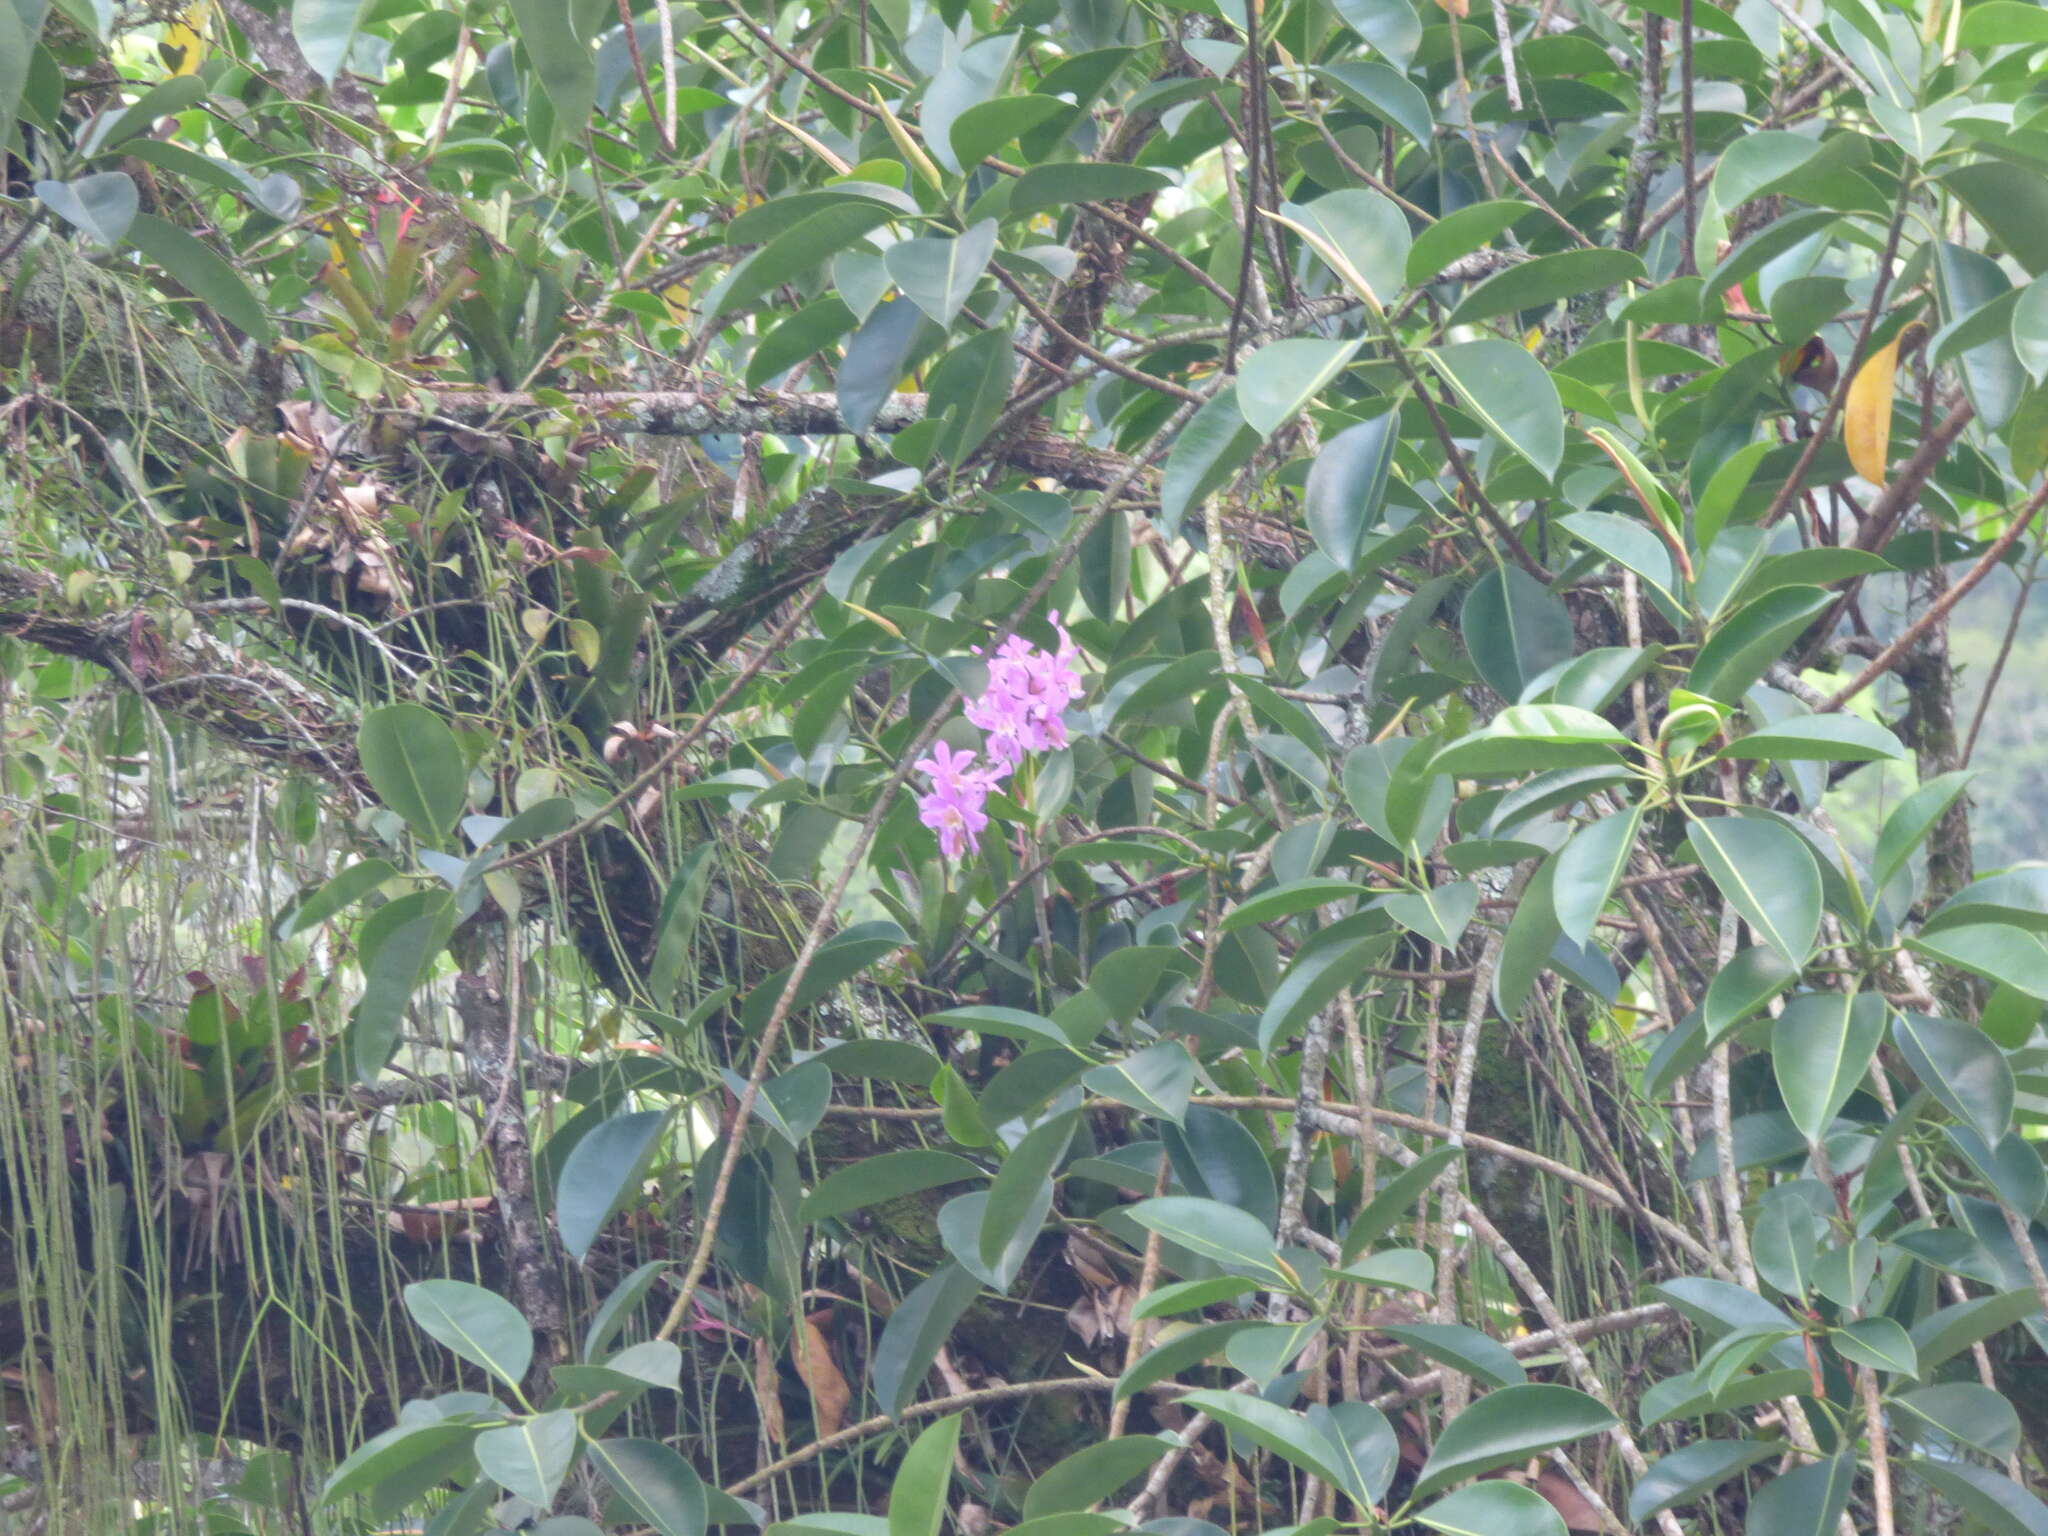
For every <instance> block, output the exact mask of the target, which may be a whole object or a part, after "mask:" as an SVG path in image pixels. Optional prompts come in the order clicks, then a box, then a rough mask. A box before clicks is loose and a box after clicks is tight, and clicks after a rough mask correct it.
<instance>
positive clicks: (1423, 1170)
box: [1338, 1147, 1465, 1264]
mask: <svg viewBox="0 0 2048 1536" xmlns="http://www.w3.org/2000/svg"><path fill="white" fill-rule="evenodd" d="M1464 1155H1465V1153H1464V1149H1463V1148H1460V1147H1435V1148H1432V1149H1431V1150H1430V1151H1428V1152H1425V1153H1423V1155H1422V1156H1420V1157H1418V1158H1417V1159H1416V1160H1415V1161H1414V1162H1413V1163H1411V1164H1410V1165H1409V1166H1408V1167H1406V1168H1403V1169H1402V1170H1401V1171H1400V1172H1399V1173H1397V1174H1395V1175H1394V1176H1393V1177H1392V1178H1391V1179H1389V1180H1387V1182H1386V1183H1385V1184H1383V1185H1381V1186H1380V1188H1379V1191H1378V1193H1376V1194H1375V1195H1374V1196H1373V1197H1372V1199H1370V1200H1368V1201H1367V1202H1366V1204H1365V1209H1363V1210H1361V1211H1360V1212H1359V1213H1358V1214H1357V1215H1356V1216H1354V1217H1353V1218H1352V1219H1351V1225H1350V1226H1349V1227H1348V1228H1346V1229H1345V1232H1344V1242H1343V1244H1342V1246H1341V1247H1340V1248H1339V1249H1338V1258H1339V1259H1340V1261H1341V1262H1343V1263H1346V1264H1349V1263H1350V1262H1351V1261H1352V1260H1353V1259H1355V1258H1357V1257H1358V1256H1359V1255H1360V1254H1361V1253H1363V1252H1365V1250H1366V1249H1368V1248H1370V1247H1371V1246H1372V1245H1373V1244H1374V1243H1376V1242H1378V1241H1379V1239H1380V1238H1382V1237H1384V1236H1385V1235H1386V1234H1387V1233H1388V1232H1391V1231H1392V1230H1393V1228H1394V1223H1395V1222H1397V1221H1399V1220H1400V1219H1401V1218H1402V1217H1403V1216H1405V1215H1407V1214H1408V1212H1409V1211H1410V1210H1411V1209H1412V1208H1413V1207H1414V1205H1415V1202H1416V1201H1418V1200H1420V1199H1421V1198H1422V1196H1423V1192H1424V1191H1425V1190H1427V1189H1428V1188H1429V1187H1430V1186H1431V1185H1432V1184H1434V1183H1435V1182H1436V1180H1437V1176H1438V1175H1439V1174H1441V1173H1442V1172H1443V1171H1444V1170H1445V1169H1446V1168H1448V1167H1450V1166H1451V1164H1453V1163H1455V1162H1457V1161H1458V1160H1459V1159H1460V1158H1462V1157H1463V1156H1464Z"/></svg>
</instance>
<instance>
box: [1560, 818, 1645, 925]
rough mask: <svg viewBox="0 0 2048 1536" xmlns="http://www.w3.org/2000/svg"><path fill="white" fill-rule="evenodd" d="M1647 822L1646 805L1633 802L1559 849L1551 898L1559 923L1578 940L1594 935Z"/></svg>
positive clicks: (1584, 829) (1582, 829)
mask: <svg viewBox="0 0 2048 1536" xmlns="http://www.w3.org/2000/svg"><path fill="white" fill-rule="evenodd" d="M1641 825H1642V808H1641V807H1640V806H1630V807H1629V809H1628V810H1627V811H1626V812H1625V813H1623V814H1622V815H1619V816H1606V817H1602V818H1601V819H1600V820H1598V821H1590V822H1588V823H1586V825H1584V826H1583V827H1580V828H1579V829H1578V831H1576V832H1574V833H1573V834H1572V840H1571V841H1570V842H1568V843H1566V844H1565V845H1564V847H1563V848H1562V849H1560V850H1559V851H1558V855H1557V869H1556V872H1555V874H1554V875H1553V877H1552V885H1551V902H1552V904H1553V906H1554V907H1555V909H1556V912H1557V923H1558V926H1559V927H1560V928H1562V929H1563V930H1564V932H1565V935H1566V937H1568V938H1570V939H1571V940H1572V941H1573V942H1574V943H1578V944H1584V943H1586V942H1587V941H1588V940H1589V939H1591V938H1592V936H1593V925H1594V924H1595V923H1596V922H1597V921H1598V920H1599V917H1600V913H1601V911H1602V910H1603V909H1604V908H1605V907H1606V905H1607V898H1608V897H1610V896H1612V895H1613V894H1614V887H1615V884H1616V882H1617V881H1619V880H1620V879H1621V876H1622V873H1623V872H1624V871H1625V870H1626V869H1627V868H1628V860H1629V855H1630V854H1631V853H1632V852H1633V851H1634V849H1635V841H1636V831H1637V829H1638V828H1639V827H1640V826H1641Z"/></svg>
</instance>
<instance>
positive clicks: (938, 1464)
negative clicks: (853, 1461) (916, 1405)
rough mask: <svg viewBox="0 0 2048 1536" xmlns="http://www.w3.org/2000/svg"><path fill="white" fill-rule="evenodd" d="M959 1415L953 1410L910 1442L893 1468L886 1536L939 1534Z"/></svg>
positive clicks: (944, 1516)
mask: <svg viewBox="0 0 2048 1536" xmlns="http://www.w3.org/2000/svg"><path fill="white" fill-rule="evenodd" d="M960 1419H961V1416H960V1415H959V1414H957V1413H955V1414H949V1415H948V1416H947V1417H945V1418H943V1419H940V1420H938V1421H937V1422H936V1423H933V1424H930V1425H927V1426H926V1427H925V1428H924V1430H922V1431H921V1432H920V1433H919V1434H918V1437H917V1438H916V1439H915V1440H913V1441H911V1442H910V1449H909V1450H908V1451H906V1452H904V1454H903V1460H902V1462H901V1464H900V1465H898V1467H897V1468H896V1480H895V1481H894V1482H892V1483H891V1484H890V1485H889V1536H939V1532H940V1531H941V1530H943V1529H944V1528H945V1524H946V1509H947V1503H948V1501H947V1498H946V1494H947V1491H948V1490H949V1489H950V1488H951V1486H952V1482H953V1454H954V1452H955V1451H957V1450H958V1449H959V1446H960Z"/></svg>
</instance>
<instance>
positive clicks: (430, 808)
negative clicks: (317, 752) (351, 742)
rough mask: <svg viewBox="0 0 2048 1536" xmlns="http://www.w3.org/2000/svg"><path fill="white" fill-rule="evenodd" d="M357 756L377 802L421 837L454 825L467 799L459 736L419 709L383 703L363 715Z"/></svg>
mask: <svg viewBox="0 0 2048 1536" xmlns="http://www.w3.org/2000/svg"><path fill="white" fill-rule="evenodd" d="M356 751H357V753H358V754H359V755H360V756H361V758H362V762H363V772H364V774H365V775H366V776H368V778H369V780H370V787H371V788H372V789H374V790H376V791H377V798H378V799H380V800H382V801H383V802H384V803H385V804H386V805H388V806H390V807H391V809H392V810H394V811H396V812H398V814H399V815H400V816H402V817H404V818H405V821H406V823H407V825H409V826H410V827H411V828H412V829H413V830H414V831H415V832H417V833H419V834H420V835H421V836H422V837H426V838H438V837H440V836H441V835H442V834H444V833H445V832H447V830H448V829H449V828H450V827H451V826H453V825H454V824H455V818H456V817H457V816H458V815H460V814H461V812H462V807H463V804H464V803H465V801H466V800H467V799H468V797H469V770H468V767H467V765H466V764H465V762H464V760H463V756H462V748H461V747H460V746H459V745H457V743H456V740H455V733H454V732H453V731H451V730H449V729H448V727H447V725H445V724H444V723H443V722H442V720H441V718H440V717H439V716H438V715H436V714H434V713H433V711H431V710H429V709H425V708H423V707H422V706H420V705H418V704H385V705H381V706H379V707H378V708H376V709H373V710H371V711H370V712H369V713H368V714H366V715H364V716H363V723H362V726H361V728H360V729H359V730H358V731H357V733H356Z"/></svg>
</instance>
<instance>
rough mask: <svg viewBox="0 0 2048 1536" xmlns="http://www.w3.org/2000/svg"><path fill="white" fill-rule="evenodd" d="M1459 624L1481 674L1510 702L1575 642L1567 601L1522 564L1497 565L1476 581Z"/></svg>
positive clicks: (1564, 658)
mask: <svg viewBox="0 0 2048 1536" xmlns="http://www.w3.org/2000/svg"><path fill="white" fill-rule="evenodd" d="M1458 627H1459V629H1460V630H1461V631H1462V632H1463V634H1464V636H1465V649H1466V651H1467V652H1468V653H1469V654H1470V655H1471V657H1472V664H1473V665H1474V666H1475V667H1477V668H1478V669H1479V675H1480V676H1481V677H1482V678H1484V679H1485V680H1486V684H1487V686H1488V687H1490V688H1491V689H1493V691H1494V692H1495V693H1497V694H1499V695H1500V696H1501V697H1502V698H1503V699H1505V700H1506V701H1507V702H1508V703H1510V704H1513V703H1515V702H1517V701H1518V700H1519V699H1520V698H1521V697H1522V691H1523V689H1525V688H1526V687H1527V686H1528V684H1529V682H1530V680H1531V679H1533V678H1535V677H1538V676H1540V675H1541V674H1543V673H1544V672H1547V671H1549V670H1550V669H1551V668H1552V667H1554V666H1556V665H1558V664H1559V663H1560V662H1564V661H1569V660H1570V659H1571V656H1572V651H1573V649H1574V646H1575V641H1574V638H1573V635H1572V617H1571V614H1570V613H1569V612H1567V611H1566V609H1565V606H1564V603H1563V602H1562V601H1561V600H1560V599H1559V598H1558V596H1557V594H1555V593H1554V592H1552V591H1551V590H1550V589H1549V588H1548V587H1546V586H1544V585H1543V583H1542V582H1540V581H1538V580H1537V579H1536V578H1535V577H1533V576H1531V575H1530V574H1529V573H1528V572H1527V571H1525V570H1522V569H1521V568H1520V567H1519V566H1512V565H1508V566H1499V567H1496V568H1495V569H1493V570H1491V571H1488V572H1487V573H1486V574H1485V575H1484V576H1481V577H1480V578H1479V580H1478V581H1476V582H1474V583H1473V584H1472V590H1471V591H1470V592H1468V593H1467V594H1466V595H1465V606H1464V608H1463V609H1462V610H1461V611H1460V613H1459V616H1458Z"/></svg>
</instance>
